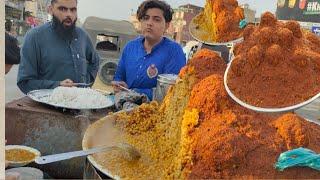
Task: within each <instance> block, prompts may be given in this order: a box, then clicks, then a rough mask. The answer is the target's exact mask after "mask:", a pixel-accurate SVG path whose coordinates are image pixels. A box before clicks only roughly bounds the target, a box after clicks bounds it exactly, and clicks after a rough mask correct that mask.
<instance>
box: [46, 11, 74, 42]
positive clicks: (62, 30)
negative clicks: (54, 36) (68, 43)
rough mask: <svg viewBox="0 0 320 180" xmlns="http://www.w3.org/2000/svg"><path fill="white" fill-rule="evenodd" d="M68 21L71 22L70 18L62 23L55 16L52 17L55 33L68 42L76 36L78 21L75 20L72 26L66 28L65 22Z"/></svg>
mask: <svg viewBox="0 0 320 180" xmlns="http://www.w3.org/2000/svg"><path fill="white" fill-rule="evenodd" d="M66 20H70V21H71V19H70V18H66V19H64V20H63V21H62V22H61V21H60V20H59V19H58V18H57V17H56V16H55V15H53V16H52V24H53V28H54V29H55V31H56V32H57V33H58V35H59V36H60V37H62V38H63V39H66V40H72V39H73V38H74V36H75V32H76V31H75V29H76V21H77V19H75V20H74V22H72V24H71V25H70V26H65V25H64V22H65V21H66Z"/></svg>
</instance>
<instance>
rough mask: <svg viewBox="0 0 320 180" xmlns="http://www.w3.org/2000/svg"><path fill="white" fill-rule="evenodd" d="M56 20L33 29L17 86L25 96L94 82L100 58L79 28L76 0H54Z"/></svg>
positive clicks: (52, 9)
mask: <svg viewBox="0 0 320 180" xmlns="http://www.w3.org/2000/svg"><path fill="white" fill-rule="evenodd" d="M49 11H50V13H51V15H52V16H53V20H52V21H51V22H48V23H46V24H44V25H42V26H40V27H37V28H34V29H32V30H30V31H29V32H28V33H27V34H26V36H25V42H24V44H23V47H22V49H21V64H20V67H19V72H18V82H17V85H18V87H19V88H20V90H21V91H22V92H23V93H25V94H26V93H28V92H29V91H32V90H35V89H52V88H55V87H57V86H66V87H71V86H74V83H91V82H93V81H94V80H95V77H96V74H97V72H98V67H99V56H98V54H97V53H96V52H95V50H94V47H93V45H92V43H91V40H90V38H89V36H88V35H87V34H86V33H85V32H84V31H83V30H82V29H80V28H78V27H76V25H75V23H76V21H77V0H51V5H50V6H49Z"/></svg>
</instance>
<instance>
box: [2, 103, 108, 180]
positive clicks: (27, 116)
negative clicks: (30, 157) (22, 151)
mask: <svg viewBox="0 0 320 180" xmlns="http://www.w3.org/2000/svg"><path fill="white" fill-rule="evenodd" d="M112 110H113V109H112V108H108V109H101V110H86V111H79V110H64V109H61V108H55V107H52V106H48V105H44V104H41V103H38V102H35V101H32V100H31V99H30V98H29V97H23V98H21V99H18V100H14V101H12V102H9V103H7V104H6V106H5V123H6V125H5V126H6V127H5V128H6V132H5V137H6V139H7V144H18V145H26V146H30V147H34V148H36V149H38V150H39V151H40V152H41V154H42V155H49V154H55V153H62V152H68V151H75V150H81V149H82V146H81V141H82V138H83V134H84V132H85V130H86V128H87V127H88V126H89V125H90V124H91V123H93V122H94V121H96V120H98V119H100V118H102V117H104V116H106V115H107V114H108V113H109V112H111V111H112ZM84 162H85V157H81V158H75V159H70V160H66V161H61V162H55V163H51V164H46V165H41V166H39V165H36V164H34V163H33V164H31V165H30V166H34V167H37V168H39V169H41V170H42V171H44V172H47V173H48V174H49V175H50V176H52V177H53V178H82V174H83V169H84Z"/></svg>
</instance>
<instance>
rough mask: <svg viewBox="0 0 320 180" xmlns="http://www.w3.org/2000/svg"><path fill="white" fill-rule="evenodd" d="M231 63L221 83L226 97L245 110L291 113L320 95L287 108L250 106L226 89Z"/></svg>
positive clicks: (319, 94)
mask: <svg viewBox="0 0 320 180" xmlns="http://www.w3.org/2000/svg"><path fill="white" fill-rule="evenodd" d="M232 61H233V59H232V60H231V62H230V63H229V64H228V66H227V69H226V71H225V73H224V77H223V83H224V87H225V89H226V91H227V93H228V95H229V96H230V97H231V98H232V99H233V100H234V101H235V102H237V103H238V104H240V105H241V106H243V107H245V108H247V109H251V110H253V111H258V112H264V113H280V112H291V111H294V110H297V109H300V108H302V107H303V106H306V105H308V104H310V103H312V102H313V101H314V100H316V99H318V98H319V97H320V93H318V94H316V95H314V96H313V97H311V98H310V99H308V100H306V101H304V102H302V103H299V104H295V105H292V106H288V107H281V108H280V107H279V108H265V107H256V106H253V105H250V104H247V103H245V102H243V101H242V100H240V99H239V98H237V97H236V96H235V95H234V94H233V93H232V92H231V90H230V89H229V87H228V83H227V79H228V72H229V71H230V68H231V65H232Z"/></svg>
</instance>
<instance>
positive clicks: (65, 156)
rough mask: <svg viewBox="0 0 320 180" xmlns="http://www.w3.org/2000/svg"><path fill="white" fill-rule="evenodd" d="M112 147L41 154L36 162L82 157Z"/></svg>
mask: <svg viewBox="0 0 320 180" xmlns="http://www.w3.org/2000/svg"><path fill="white" fill-rule="evenodd" d="M110 148H112V147H98V148H93V149H89V150H82V151H72V152H67V153H60V154H53V155H48V156H41V157H38V158H36V159H35V162H36V163H37V164H48V163H52V162H56V161H62V160H67V159H71V158H75V157H80V156H87V155H90V154H94V153H98V152H102V151H105V150H107V149H110Z"/></svg>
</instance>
